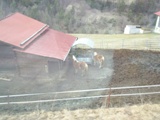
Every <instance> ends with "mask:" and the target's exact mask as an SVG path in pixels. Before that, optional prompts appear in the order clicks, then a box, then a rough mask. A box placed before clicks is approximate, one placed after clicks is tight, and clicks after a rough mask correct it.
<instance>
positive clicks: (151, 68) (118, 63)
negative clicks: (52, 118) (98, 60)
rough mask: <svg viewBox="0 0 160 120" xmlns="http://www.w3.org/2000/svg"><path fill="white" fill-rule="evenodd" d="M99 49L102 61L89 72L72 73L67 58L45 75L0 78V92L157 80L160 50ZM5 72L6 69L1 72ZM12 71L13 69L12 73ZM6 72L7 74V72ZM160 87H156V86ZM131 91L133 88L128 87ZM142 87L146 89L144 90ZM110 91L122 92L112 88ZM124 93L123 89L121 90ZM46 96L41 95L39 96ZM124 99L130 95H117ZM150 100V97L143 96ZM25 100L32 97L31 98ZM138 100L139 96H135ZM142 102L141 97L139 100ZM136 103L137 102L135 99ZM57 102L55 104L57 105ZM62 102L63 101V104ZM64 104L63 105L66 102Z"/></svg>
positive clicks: (75, 95) (158, 76) (86, 86)
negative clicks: (102, 57)
mask: <svg viewBox="0 0 160 120" xmlns="http://www.w3.org/2000/svg"><path fill="white" fill-rule="evenodd" d="M96 51H97V52H98V53H100V54H103V55H104V56H105V63H104V67H103V68H102V69H99V68H97V67H96V66H92V65H90V66H89V72H88V73H87V74H86V76H84V77H82V76H81V74H74V69H73V66H72V63H71V61H70V59H68V62H67V64H65V68H64V69H63V70H62V71H60V73H58V74H57V75H55V74H54V76H52V77H48V78H46V79H44V78H43V79H36V78H35V79H29V78H28V79H26V78H25V79H24V78H17V77H13V78H12V79H11V81H2V80H1V81H0V95H7V94H25V93H41V92H58V91H68V90H84V89H94V88H107V87H117V86H138V85H139V86H141V85H155V84H160V79H159V78H160V52H153V51H138V50H96ZM1 74H7V73H1ZM11 74H12V73H11ZM8 75H9V74H8ZM157 90H158V91H159V89H157ZM131 91H132V90H131ZM143 91H145V90H143ZM112 92H113V93H121V92H115V91H112ZM123 92H124V93H125V91H123ZM99 94H103V93H101V92H97V93H95V92H94V93H83V94H77V93H76V94H72V95H63V97H62V96H58V97H57V96H56V97H57V98H65V97H82V96H87V95H99ZM47 97H48V98H53V97H54V98H55V96H47ZM43 98H45V99H46V96H43V97H42V98H40V99H43ZM124 99H125V100H126V99H129V102H128V103H131V100H133V101H134V99H132V98H123V100H122V101H121V100H119V99H117V101H116V102H117V103H118V102H123V103H124V102H125V101H124ZM145 99H149V102H150V101H152V100H151V99H152V98H151V97H149V98H148V97H147V98H143V101H145ZM27 100H35V98H33V99H32V98H30V99H27ZM155 100H156V101H159V100H160V97H159V96H156V99H155ZM103 101H104V100H100V101H96V102H95V101H93V100H87V102H86V101H83V100H81V101H75V102H66V103H65V105H66V106H68V105H70V104H74V105H75V106H81V107H82V105H81V103H83V104H85V105H88V104H89V106H94V105H96V106H98V105H102V104H103V103H104V102H103ZM138 101H139V100H138ZM140 102H142V99H141V101H140ZM134 103H136V102H134ZM59 104H61V103H57V104H54V105H55V106H57V107H59ZM63 105H64V104H63ZM65 105H64V106H65Z"/></svg>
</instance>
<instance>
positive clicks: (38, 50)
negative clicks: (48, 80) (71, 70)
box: [0, 13, 77, 76]
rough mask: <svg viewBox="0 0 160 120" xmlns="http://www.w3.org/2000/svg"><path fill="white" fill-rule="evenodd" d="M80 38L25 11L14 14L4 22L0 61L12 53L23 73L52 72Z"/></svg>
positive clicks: (12, 57)
mask: <svg viewBox="0 0 160 120" xmlns="http://www.w3.org/2000/svg"><path fill="white" fill-rule="evenodd" d="M76 39H77V38H76V37H74V36H71V35H68V34H65V33H62V32H59V31H56V30H53V29H50V28H49V26H48V25H47V24H44V23H42V22H39V21H37V20H35V19H32V18H30V17H28V16H25V15H23V14H21V13H14V14H11V15H9V16H7V17H6V18H4V19H2V20H1V21H0V43H1V46H0V49H3V50H1V51H0V60H1V59H4V58H6V59H7V57H9V56H10V57H9V58H10V60H12V61H13V62H12V63H13V64H14V67H15V66H16V68H17V71H18V74H19V75H21V76H26V75H27V76H28V75H29V76H32V75H33V76H36V75H38V74H41V75H44V74H45V75H48V73H51V74H52V73H54V72H56V71H57V67H59V65H60V64H59V63H61V62H63V61H65V60H66V58H67V56H68V54H69V51H70V49H71V47H72V45H73V43H74V41H75V40H76ZM9 48H10V49H9ZM4 51H8V52H4ZM11 54H12V55H11ZM2 55H3V57H1V56H2ZM57 63H58V64H57ZM5 64H6V65H3V66H4V68H5V66H7V63H5ZM1 65H2V64H0V66H1ZM2 70H4V69H2ZM42 73H43V74H42Z"/></svg>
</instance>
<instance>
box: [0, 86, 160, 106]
mask: <svg viewBox="0 0 160 120" xmlns="http://www.w3.org/2000/svg"><path fill="white" fill-rule="evenodd" d="M142 88H143V89H147V91H148V90H150V91H148V92H138V93H137V92H136V93H122V94H113V93H112V91H120V90H127V92H128V91H129V90H130V89H142ZM151 88H158V89H157V90H153V91H151ZM159 88H160V84H158V85H146V86H127V87H113V88H100V89H88V90H75V91H62V92H48V93H33V94H17V95H3V96H0V101H1V102H0V105H11V104H28V103H46V102H57V101H72V100H84V99H96V98H106V99H107V104H108V105H109V104H110V97H127V96H142V95H156V94H160V89H159ZM128 89H129V90H128ZM99 91H100V92H101V94H99ZM92 92H94V93H95V92H98V95H92ZM132 92H133V90H132ZM80 93H86V95H85V94H83V95H82V96H78V97H73V94H76V95H80ZM102 93H105V94H102ZM66 94H70V97H66ZM43 95H48V97H45V99H43V100H41V99H37V98H40V97H38V96H43ZM49 95H50V97H52V99H49ZM61 95H62V96H61ZM84 95H85V96H84ZM33 96H34V97H35V99H36V100H31V101H29V100H24V99H23V100H22V101H20V98H21V97H28V99H30V97H33ZM13 98H18V99H16V101H13ZM46 98H48V99H46ZM2 99H3V100H2ZM2 101H4V102H2Z"/></svg>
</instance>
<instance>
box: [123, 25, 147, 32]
mask: <svg viewBox="0 0 160 120" xmlns="http://www.w3.org/2000/svg"><path fill="white" fill-rule="evenodd" d="M143 32H144V31H143V30H142V28H141V26H140V25H126V27H125V29H124V34H142V33H143Z"/></svg>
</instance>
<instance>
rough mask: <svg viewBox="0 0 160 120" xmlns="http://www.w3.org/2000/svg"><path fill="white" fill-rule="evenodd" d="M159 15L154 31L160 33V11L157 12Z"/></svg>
mask: <svg viewBox="0 0 160 120" xmlns="http://www.w3.org/2000/svg"><path fill="white" fill-rule="evenodd" d="M155 14H156V15H157V22H156V25H155V29H154V32H155V33H160V11H159V12H156V13H155Z"/></svg>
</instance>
